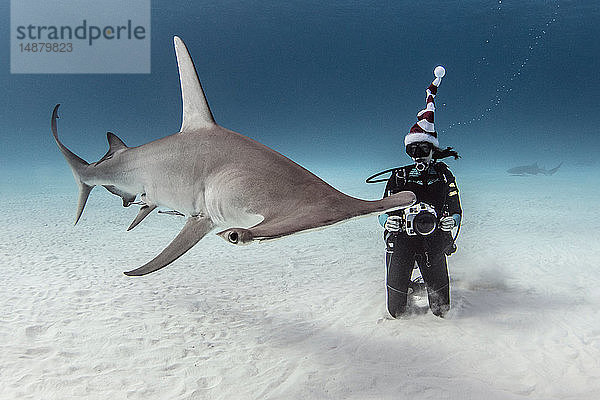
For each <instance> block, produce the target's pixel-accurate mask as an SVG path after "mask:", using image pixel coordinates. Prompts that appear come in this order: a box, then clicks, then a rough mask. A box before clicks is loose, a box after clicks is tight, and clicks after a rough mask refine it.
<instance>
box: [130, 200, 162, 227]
mask: <svg viewBox="0 0 600 400" xmlns="http://www.w3.org/2000/svg"><path fill="white" fill-rule="evenodd" d="M155 208H156V206H155V205H154V204H150V205H143V206H142V207H141V208H140V212H138V215H136V217H135V219H134V220H133V222H132V223H131V225H129V228H127V230H128V231H130V230H132V229H133V228H135V227H136V226H137V225H138V224H139V223H140V222H142V220H143V219H144V218H146V217H147V216H148V214H150V213H151V212H152V211H154V209H155Z"/></svg>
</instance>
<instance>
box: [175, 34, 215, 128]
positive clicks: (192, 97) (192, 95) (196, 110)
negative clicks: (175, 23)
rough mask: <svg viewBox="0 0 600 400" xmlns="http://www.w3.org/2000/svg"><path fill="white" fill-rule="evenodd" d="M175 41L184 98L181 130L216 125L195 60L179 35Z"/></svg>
mask: <svg viewBox="0 0 600 400" xmlns="http://www.w3.org/2000/svg"><path fill="white" fill-rule="evenodd" d="M173 41H174V43H175V54H176V55H177V65H178V67H179V81H180V82H181V98H182V100H183V118H182V120H181V128H180V131H181V132H193V131H196V130H198V129H201V128H207V127H211V126H213V125H216V124H215V120H214V118H213V115H212V112H211V111H210V108H209V106H208V102H207V101H206V97H205V96H204V90H202V85H201V84H200V80H199V79H198V75H197V73H196V68H195V67H194V62H193V61H192V57H190V53H189V52H188V50H187V47H186V46H185V43H183V40H181V39H180V38H179V37H177V36H175V37H174V38H173Z"/></svg>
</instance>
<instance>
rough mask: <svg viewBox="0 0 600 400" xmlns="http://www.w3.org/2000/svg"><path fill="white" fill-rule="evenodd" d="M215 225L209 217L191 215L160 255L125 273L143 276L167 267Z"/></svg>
mask: <svg viewBox="0 0 600 400" xmlns="http://www.w3.org/2000/svg"><path fill="white" fill-rule="evenodd" d="M213 227H214V224H213V222H212V221H211V219H210V218H209V217H189V218H188V220H187V222H186V223H185V226H184V227H183V229H182V230H181V232H179V234H178V235H177V236H176V237H175V239H173V241H172V242H171V243H170V244H169V245H168V246H167V247H166V248H165V249H164V250H163V251H162V252H161V253H160V254H159V255H158V256H156V257H155V258H154V259H153V260H152V261H150V262H148V263H146V264H145V265H143V266H141V267H139V268H137V269H134V270H132V271H128V272H125V275H127V276H141V275H146V274H149V273H151V272H154V271H158V270H159V269H161V268H163V267H166V266H167V265H169V264H170V263H172V262H173V261H175V260H176V259H178V258H179V257H180V256H181V255H183V254H184V253H185V252H186V251H188V250H189V249H191V248H192V247H193V246H194V245H195V244H196V243H198V241H199V240H200V239H202V238H203V237H204V236H205V235H206V234H207V233H208V232H210V231H211V230H212V229H213Z"/></svg>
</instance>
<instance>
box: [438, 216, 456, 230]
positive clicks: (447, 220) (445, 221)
mask: <svg viewBox="0 0 600 400" xmlns="http://www.w3.org/2000/svg"><path fill="white" fill-rule="evenodd" d="M455 226H456V220H455V219H454V217H444V218H442V219H441V220H440V229H441V230H443V231H446V232H447V231H451V230H452V228H454V227H455Z"/></svg>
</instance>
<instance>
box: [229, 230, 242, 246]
mask: <svg viewBox="0 0 600 400" xmlns="http://www.w3.org/2000/svg"><path fill="white" fill-rule="evenodd" d="M227 238H228V239H229V241H230V242H231V243H233V244H236V243H237V242H238V241H239V240H240V235H238V233H237V232H236V231H231V232H229V235H228V237H227Z"/></svg>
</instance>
